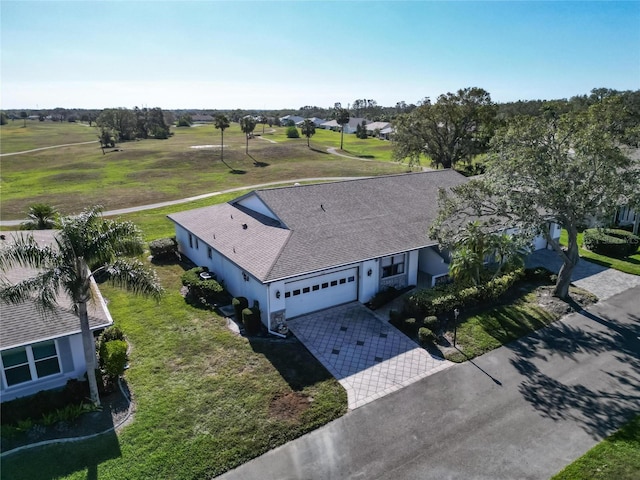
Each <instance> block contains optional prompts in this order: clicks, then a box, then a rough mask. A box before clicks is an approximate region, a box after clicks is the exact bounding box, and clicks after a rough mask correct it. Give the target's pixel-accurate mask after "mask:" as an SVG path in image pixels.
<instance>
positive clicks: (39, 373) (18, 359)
mask: <svg viewBox="0 0 640 480" xmlns="http://www.w3.org/2000/svg"><path fill="white" fill-rule="evenodd" d="M2 369H3V373H4V377H5V380H6V382H7V386H9V387H11V386H12V385H18V384H20V383H24V382H30V381H32V380H36V379H38V378H43V377H48V376H50V375H55V374H56V373H60V372H61V369H60V360H59V358H58V351H57V348H56V343H55V341H54V340H49V341H47V342H40V343H36V344H34V345H27V346H25V347H19V348H13V349H11V350H6V351H4V352H2Z"/></svg>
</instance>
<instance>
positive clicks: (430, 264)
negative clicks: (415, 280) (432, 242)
mask: <svg viewBox="0 0 640 480" xmlns="http://www.w3.org/2000/svg"><path fill="white" fill-rule="evenodd" d="M433 248H435V247H433ZM433 248H432V247H427V248H423V249H422V250H420V254H419V259H418V265H419V270H420V271H421V272H426V273H428V274H429V275H443V274H445V273H448V272H449V264H448V263H446V262H445V261H444V258H442V257H441V256H440V255H439V254H438V252H436V251H435V250H434V249H433Z"/></svg>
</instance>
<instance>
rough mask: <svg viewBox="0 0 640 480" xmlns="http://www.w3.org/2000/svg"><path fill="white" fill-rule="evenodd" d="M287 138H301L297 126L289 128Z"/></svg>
mask: <svg viewBox="0 0 640 480" xmlns="http://www.w3.org/2000/svg"><path fill="white" fill-rule="evenodd" d="M287 138H300V132H298V129H297V128H296V127H295V126H293V125H291V126H290V127H287Z"/></svg>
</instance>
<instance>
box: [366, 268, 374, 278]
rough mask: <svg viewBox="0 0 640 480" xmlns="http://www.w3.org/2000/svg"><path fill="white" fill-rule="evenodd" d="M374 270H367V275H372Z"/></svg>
mask: <svg viewBox="0 0 640 480" xmlns="http://www.w3.org/2000/svg"><path fill="white" fill-rule="evenodd" d="M372 273H373V271H372V270H371V269H369V270H367V277H370V276H371V274H372Z"/></svg>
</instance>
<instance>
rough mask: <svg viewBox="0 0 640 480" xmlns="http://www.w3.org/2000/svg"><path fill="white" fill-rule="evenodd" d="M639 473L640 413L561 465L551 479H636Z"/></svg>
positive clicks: (639, 475)
mask: <svg viewBox="0 0 640 480" xmlns="http://www.w3.org/2000/svg"><path fill="white" fill-rule="evenodd" d="M639 477H640V415H638V416H637V417H635V418H634V419H633V420H631V421H630V422H629V423H627V424H626V425H625V426H624V427H622V428H621V429H620V430H618V431H617V432H616V433H614V434H613V435H611V436H610V437H608V438H606V439H604V440H603V441H602V442H600V443H599V444H598V445H596V446H595V447H593V448H592V449H591V450H589V451H588V452H587V453H585V454H584V455H583V456H582V457H580V458H579V459H578V460H576V461H575V462H573V463H572V464H570V465H568V466H567V467H566V468H564V469H563V470H562V471H561V472H559V473H558V474H557V475H554V476H553V477H552V480H609V479H616V480H636V479H637V478H639Z"/></svg>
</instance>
